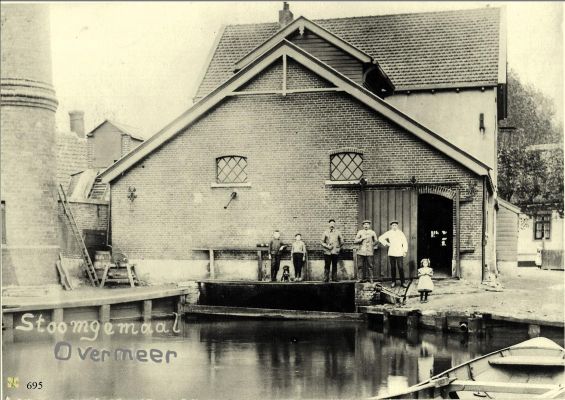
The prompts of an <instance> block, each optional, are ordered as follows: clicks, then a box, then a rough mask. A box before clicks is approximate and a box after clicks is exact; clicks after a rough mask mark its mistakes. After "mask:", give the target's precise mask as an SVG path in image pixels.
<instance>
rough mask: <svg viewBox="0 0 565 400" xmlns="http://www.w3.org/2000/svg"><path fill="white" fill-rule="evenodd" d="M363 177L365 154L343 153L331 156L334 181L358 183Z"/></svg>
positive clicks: (331, 175)
mask: <svg viewBox="0 0 565 400" xmlns="http://www.w3.org/2000/svg"><path fill="white" fill-rule="evenodd" d="M362 177H363V154H361V153H358V152H341V153H334V154H331V155H330V179H331V180H332V181H356V180H359V179H361V178H362Z"/></svg>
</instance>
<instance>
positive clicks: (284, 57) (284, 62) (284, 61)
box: [282, 54, 287, 96]
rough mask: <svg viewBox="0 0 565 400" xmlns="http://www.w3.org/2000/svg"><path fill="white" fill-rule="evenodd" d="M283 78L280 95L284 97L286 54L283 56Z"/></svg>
mask: <svg viewBox="0 0 565 400" xmlns="http://www.w3.org/2000/svg"><path fill="white" fill-rule="evenodd" d="M282 59H283V76H282V79H283V80H282V95H283V96H286V66H287V64H286V54H283V56H282Z"/></svg>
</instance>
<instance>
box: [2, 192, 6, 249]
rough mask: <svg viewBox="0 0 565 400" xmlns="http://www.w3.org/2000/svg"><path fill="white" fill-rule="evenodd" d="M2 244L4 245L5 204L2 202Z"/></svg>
mask: <svg viewBox="0 0 565 400" xmlns="http://www.w3.org/2000/svg"><path fill="white" fill-rule="evenodd" d="M2 244H6V202H5V201H4V200H2Z"/></svg>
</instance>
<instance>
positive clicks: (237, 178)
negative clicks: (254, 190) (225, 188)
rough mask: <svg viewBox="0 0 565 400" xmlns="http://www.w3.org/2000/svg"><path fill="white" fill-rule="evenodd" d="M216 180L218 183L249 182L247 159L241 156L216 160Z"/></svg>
mask: <svg viewBox="0 0 565 400" xmlns="http://www.w3.org/2000/svg"><path fill="white" fill-rule="evenodd" d="M216 178H217V182H218V183H244V182H247V158H246V157H240V156H225V157H218V158H216Z"/></svg>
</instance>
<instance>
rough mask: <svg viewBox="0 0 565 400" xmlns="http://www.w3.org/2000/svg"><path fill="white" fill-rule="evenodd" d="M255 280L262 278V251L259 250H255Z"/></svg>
mask: <svg viewBox="0 0 565 400" xmlns="http://www.w3.org/2000/svg"><path fill="white" fill-rule="evenodd" d="M257 260H258V265H257V280H258V281H259V282H261V281H262V280H263V252H262V251H261V250H258V251H257Z"/></svg>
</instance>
